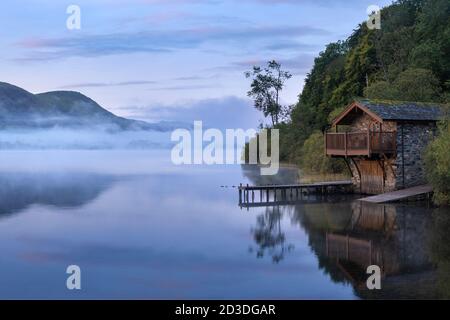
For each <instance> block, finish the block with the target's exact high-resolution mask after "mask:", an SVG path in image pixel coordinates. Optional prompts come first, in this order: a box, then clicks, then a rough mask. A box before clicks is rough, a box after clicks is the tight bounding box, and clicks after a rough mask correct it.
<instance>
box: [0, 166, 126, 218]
mask: <svg viewBox="0 0 450 320" xmlns="http://www.w3.org/2000/svg"><path fill="white" fill-rule="evenodd" d="M118 179H120V176H114V175H107V174H95V173H70V174H69V173H36V172H2V173H0V199H1V201H0V217H5V216H9V215H12V214H16V213H20V212H21V211H23V210H26V209H27V208H29V207H30V206H32V205H35V204H39V205H49V206H55V207H58V208H75V207H80V206H83V205H86V204H88V203H89V202H91V201H93V200H94V199H96V198H97V197H98V196H99V195H100V194H101V193H103V192H104V191H106V190H107V189H109V188H110V187H111V186H112V185H113V184H114V182H116V181H117V180H118Z"/></svg>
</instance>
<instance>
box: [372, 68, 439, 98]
mask: <svg viewBox="0 0 450 320" xmlns="http://www.w3.org/2000/svg"><path fill="white" fill-rule="evenodd" d="M364 95H365V97H367V98H369V99H389V100H402V101H424V102H425V101H428V102H429V101H435V102H440V101H441V100H442V92H441V86H440V84H439V79H438V78H437V77H436V76H435V75H434V74H433V73H432V72H431V71H430V70H427V69H422V68H409V69H407V70H405V71H403V72H402V73H400V74H399V75H398V77H397V78H396V79H395V80H394V81H393V82H392V83H389V82H387V81H377V82H375V83H372V84H371V85H370V86H368V87H367V88H366V89H365V90H364Z"/></svg>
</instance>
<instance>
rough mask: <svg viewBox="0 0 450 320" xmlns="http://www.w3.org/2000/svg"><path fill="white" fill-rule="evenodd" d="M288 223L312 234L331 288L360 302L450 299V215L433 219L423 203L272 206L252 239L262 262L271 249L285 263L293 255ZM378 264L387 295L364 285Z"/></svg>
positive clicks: (322, 200)
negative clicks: (346, 289) (343, 288)
mask: <svg viewBox="0 0 450 320" xmlns="http://www.w3.org/2000/svg"><path fill="white" fill-rule="evenodd" d="M305 200H306V201H305ZM283 218H286V219H289V220H290V222H291V224H293V225H295V224H297V225H298V226H299V227H300V228H301V229H303V230H304V231H305V232H306V234H307V237H308V244H309V246H310V248H311V249H312V251H313V252H314V254H315V255H316V256H317V260H318V265H319V268H320V269H322V270H323V271H324V272H325V273H326V274H328V275H329V277H330V278H331V279H332V281H333V282H335V283H342V284H350V285H352V286H353V289H354V293H355V295H356V296H358V297H360V298H370V299H379V298H382V299H393V298H437V297H449V296H450V285H449V284H450V245H449V244H450V236H449V233H448V230H449V228H450V216H449V211H448V209H440V210H436V209H435V210H434V213H433V208H431V207H430V206H429V204H427V203H421V202H420V203H413V204H370V203H365V202H360V201H357V200H356V201H355V200H354V199H348V198H347V200H344V199H343V198H342V196H341V197H339V196H334V197H333V196H327V197H318V196H315V197H314V196H311V197H310V198H309V199H303V200H301V201H299V202H298V203H297V204H295V205H291V206H275V207H270V208H266V211H265V213H264V214H260V215H258V216H257V217H256V227H254V228H253V229H252V234H253V236H254V241H255V243H256V244H257V245H258V248H259V250H258V251H257V256H259V257H261V256H263V255H264V254H265V253H266V251H267V253H268V254H267V255H269V256H271V257H272V259H273V261H274V262H279V261H280V260H281V259H283V257H284V256H285V253H286V252H288V251H291V250H292V249H293V247H291V246H289V245H287V244H286V243H289V241H290V240H292V239H286V237H285V234H284V232H283V230H282V228H281V225H282V224H281V223H280V221H281V220H282V219H283ZM294 252H295V250H294ZM294 254H295V253H294ZM373 264H376V265H378V266H380V267H381V270H382V290H368V289H367V287H366V280H367V277H368V275H367V274H366V269H367V267H368V266H369V265H373ZM436 266H437V269H436ZM438 283H439V284H438Z"/></svg>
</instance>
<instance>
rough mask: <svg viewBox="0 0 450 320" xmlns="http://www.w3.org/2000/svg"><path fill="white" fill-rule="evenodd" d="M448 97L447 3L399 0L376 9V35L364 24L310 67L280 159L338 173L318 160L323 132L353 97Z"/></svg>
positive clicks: (284, 130)
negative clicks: (378, 25) (378, 11)
mask: <svg viewBox="0 0 450 320" xmlns="http://www.w3.org/2000/svg"><path fill="white" fill-rule="evenodd" d="M449 91H450V1H448V0H400V1H396V2H394V3H393V4H392V5H390V6H388V7H385V8H383V9H382V11H381V29H373V30H370V29H369V28H367V25H366V23H365V22H362V23H361V24H360V25H359V26H358V27H357V28H356V29H355V30H354V31H353V33H352V35H351V36H350V37H349V38H348V39H347V40H345V41H339V42H336V43H330V44H328V45H327V46H326V49H325V50H324V51H323V52H321V53H320V54H319V56H318V57H317V58H316V59H315V61H314V66H313V68H312V70H311V72H310V73H309V74H308V75H307V77H306V80H305V85H304V88H303V91H302V92H301V94H300V95H299V101H298V102H297V104H296V105H295V106H294V107H293V108H292V110H291V112H290V115H289V117H288V120H287V121H284V122H282V123H279V124H277V125H275V128H278V129H280V139H281V141H280V157H281V160H282V161H285V162H291V163H297V164H300V165H301V167H302V168H303V169H304V170H305V171H311V172H336V171H340V170H343V168H344V166H343V165H342V163H340V162H339V161H334V160H333V161H332V160H330V159H328V158H326V157H324V156H323V137H322V132H323V131H324V130H326V129H327V126H328V124H329V122H330V119H332V118H333V117H334V116H335V115H336V114H337V113H338V112H339V111H341V110H342V108H344V107H345V106H346V105H347V104H349V103H350V102H351V101H352V100H353V99H354V98H355V97H365V98H370V99H380V100H402V101H423V102H425V101H426V102H446V101H448V98H449Z"/></svg>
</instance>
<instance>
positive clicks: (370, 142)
mask: <svg viewBox="0 0 450 320" xmlns="http://www.w3.org/2000/svg"><path fill="white" fill-rule="evenodd" d="M396 139H397V133H396V132H395V131H394V132H374V131H366V132H339V133H332V132H329V133H326V134H325V149H326V154H327V155H330V156H360V155H366V156H370V155H371V154H381V153H385V154H392V153H394V152H395V150H396Z"/></svg>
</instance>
